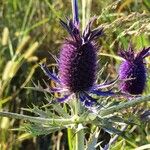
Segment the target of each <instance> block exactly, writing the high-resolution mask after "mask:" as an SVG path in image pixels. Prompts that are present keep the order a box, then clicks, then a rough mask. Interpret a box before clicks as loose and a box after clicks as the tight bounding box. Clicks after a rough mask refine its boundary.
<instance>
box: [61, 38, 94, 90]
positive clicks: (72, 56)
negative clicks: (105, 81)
mask: <svg viewBox="0 0 150 150" xmlns="http://www.w3.org/2000/svg"><path fill="white" fill-rule="evenodd" d="M95 71H96V48H95V45H94V44H92V43H90V42H88V43H86V44H84V45H79V44H78V43H76V42H74V41H66V43H65V44H63V46H62V49H61V53H60V59H59V76H60V80H61V83H63V84H64V85H65V86H67V87H69V89H70V91H72V92H79V91H87V90H89V88H90V87H91V86H92V85H93V83H94V81H95Z"/></svg>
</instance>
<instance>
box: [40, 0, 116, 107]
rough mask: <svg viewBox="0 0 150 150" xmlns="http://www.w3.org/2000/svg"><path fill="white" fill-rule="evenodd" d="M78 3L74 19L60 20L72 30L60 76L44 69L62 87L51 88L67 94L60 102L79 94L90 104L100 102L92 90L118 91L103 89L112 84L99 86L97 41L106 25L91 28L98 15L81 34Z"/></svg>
mask: <svg viewBox="0 0 150 150" xmlns="http://www.w3.org/2000/svg"><path fill="white" fill-rule="evenodd" d="M74 2H75V3H74V9H73V10H74V17H73V18H74V19H73V20H72V19H67V23H66V22H64V21H62V20H60V23H61V25H62V26H63V27H64V28H65V29H66V30H67V31H68V33H69V37H67V38H66V40H65V41H64V43H63V45H62V46H61V51H60V57H59V60H58V66H59V73H58V76H56V75H54V74H52V73H51V72H50V71H49V70H48V68H47V67H46V66H45V65H42V69H43V70H44V72H45V73H46V74H47V75H48V76H49V77H50V78H51V79H53V80H54V81H55V82H56V83H57V86H58V87H57V88H55V89H51V91H56V92H62V91H65V94H64V97H62V98H60V99H58V101H59V102H64V101H67V100H68V99H70V97H71V96H72V95H76V96H78V98H79V99H80V101H81V102H82V103H83V104H84V105H85V106H87V107H89V106H92V105H93V104H94V103H95V102H96V100H95V99H94V98H92V97H91V96H90V95H89V93H93V94H97V95H100V96H111V95H114V93H113V92H111V91H101V90H99V89H102V88H106V87H108V86H110V85H111V84H112V83H110V84H102V85H96V83H95V79H96V67H97V59H96V56H97V54H96V52H97V46H96V44H95V40H96V39H97V38H98V37H100V36H101V35H102V33H103V32H102V28H96V29H94V30H92V29H91V26H92V24H93V22H94V21H95V20H96V18H95V17H94V18H92V19H91V20H90V21H89V23H88V24H87V26H86V28H85V30H84V32H83V34H81V32H80V28H79V20H78V13H77V1H76V0H75V1H74ZM66 93H67V94H66Z"/></svg>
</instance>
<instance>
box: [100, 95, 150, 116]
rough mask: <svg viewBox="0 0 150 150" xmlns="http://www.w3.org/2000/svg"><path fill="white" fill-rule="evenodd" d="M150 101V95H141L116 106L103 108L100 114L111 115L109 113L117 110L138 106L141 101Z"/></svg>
mask: <svg viewBox="0 0 150 150" xmlns="http://www.w3.org/2000/svg"><path fill="white" fill-rule="evenodd" d="M148 101H150V95H148V96H143V97H139V98H136V99H133V100H131V101H128V102H125V103H122V104H119V105H117V106H116V105H115V106H112V107H109V108H107V109H103V110H101V111H100V113H99V115H100V116H102V117H103V116H106V115H109V114H113V113H115V112H120V111H122V110H123V109H126V108H129V107H133V106H136V105H138V104H140V103H143V102H148Z"/></svg>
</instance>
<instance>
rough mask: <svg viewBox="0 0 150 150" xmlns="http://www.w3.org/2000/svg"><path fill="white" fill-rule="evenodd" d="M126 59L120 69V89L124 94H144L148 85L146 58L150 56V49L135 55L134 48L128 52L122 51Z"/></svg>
mask: <svg viewBox="0 0 150 150" xmlns="http://www.w3.org/2000/svg"><path fill="white" fill-rule="evenodd" d="M119 55H120V56H121V57H122V58H124V61H123V62H122V63H121V65H120V68H119V79H120V80H121V82H120V88H121V90H122V92H126V93H129V94H133V95H138V94H142V92H143V90H144V88H145V84H146V68H145V63H144V58H145V57H147V56H149V55H150V47H148V48H144V49H142V51H140V52H139V53H137V54H135V53H134V51H133V49H132V47H131V46H129V48H128V51H123V50H122V51H120V53H119Z"/></svg>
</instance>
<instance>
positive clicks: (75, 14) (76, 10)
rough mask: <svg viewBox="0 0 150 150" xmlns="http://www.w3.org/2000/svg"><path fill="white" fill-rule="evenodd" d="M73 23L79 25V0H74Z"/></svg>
mask: <svg viewBox="0 0 150 150" xmlns="http://www.w3.org/2000/svg"><path fill="white" fill-rule="evenodd" d="M72 14H73V23H74V24H75V25H79V15H78V0H72Z"/></svg>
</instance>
